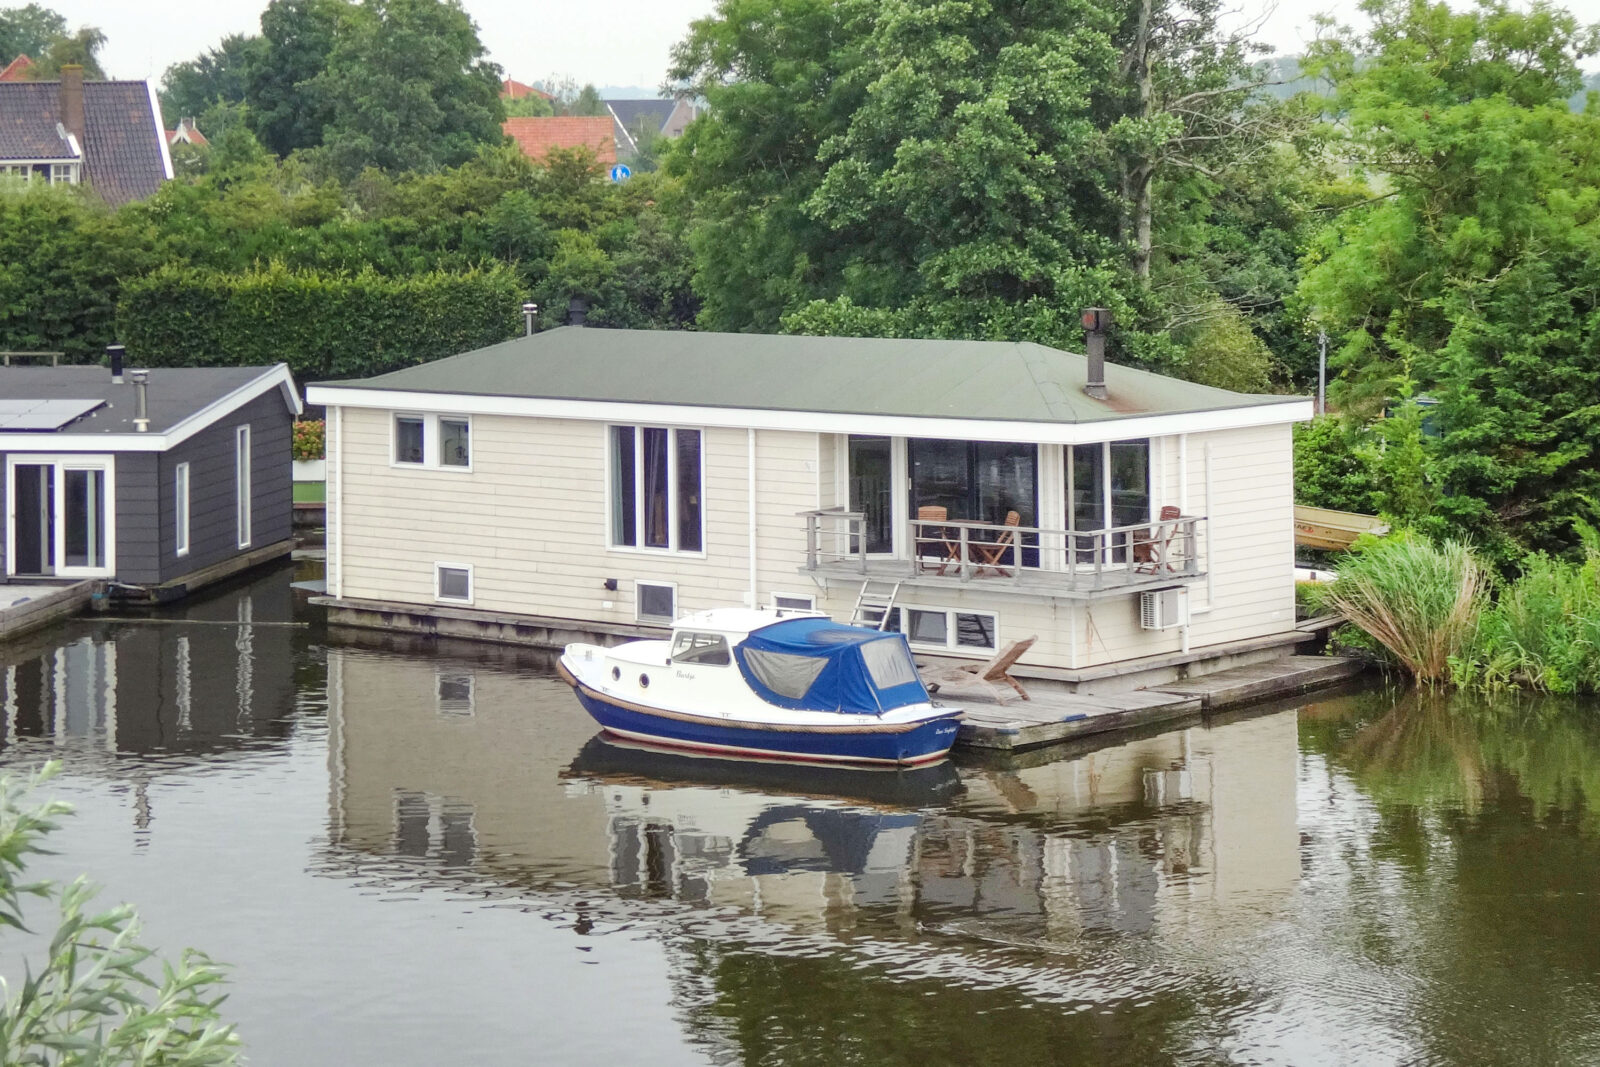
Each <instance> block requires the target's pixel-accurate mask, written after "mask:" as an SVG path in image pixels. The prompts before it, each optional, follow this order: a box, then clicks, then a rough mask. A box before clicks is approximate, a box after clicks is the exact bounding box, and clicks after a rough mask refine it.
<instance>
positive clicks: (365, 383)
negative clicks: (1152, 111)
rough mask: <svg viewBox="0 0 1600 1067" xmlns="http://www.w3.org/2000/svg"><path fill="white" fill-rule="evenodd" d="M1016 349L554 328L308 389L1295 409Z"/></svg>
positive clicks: (807, 406) (968, 406)
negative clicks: (1095, 370) (1091, 376)
mask: <svg viewBox="0 0 1600 1067" xmlns="http://www.w3.org/2000/svg"><path fill="white" fill-rule="evenodd" d="M1087 369H1088V359H1087V357H1085V356H1082V355H1079V354H1076V353H1072V352H1062V351H1059V350H1058V349H1054V348H1047V347H1045V346H1044V345H1038V344H1033V343H1031V342H1026V341H1023V342H1018V341H944V340H913V339H897V338H882V337H809V336H802V335H793V334H782V335H774V334H750V333H699V332H694V331H688V330H681V331H674V330H608V329H600V328H596V327H575V326H563V327H561V328H559V329H554V330H546V331H545V332H543V333H536V334H534V335H533V336H532V337H518V338H516V339H514V340H511V341H506V342H503V343H501V344H497V345H490V346H489V347H488V348H479V349H476V350H474V351H471V352H463V353H462V354H460V355H458V356H451V357H449V358H448V359H441V360H436V361H434V362H432V363H425V364H422V365H420V366H416V367H407V368H406V369H405V370H398V371H394V372H392V373H390V374H380V375H378V376H377V377H374V378H363V379H360V380H354V381H340V382H319V383H317V384H318V385H319V386H322V387H325V388H331V389H386V390H398V391H403V392H415V393H440V394H454V395H469V396H516V397H538V398H543V399H551V400H587V401H599V402H623V403H638V404H681V405H686V406H692V407H717V408H741V409H745V408H748V409H757V410H772V411H804V412H828V413H838V414H852V415H885V416H907V417H912V418H947V419H986V420H988V419H993V420H1003V421H1021V422H1068V423H1076V422H1104V421H1108V420H1112V419H1121V418H1129V417H1135V416H1144V415H1171V414H1182V413H1187V412H1201V411H1219V410H1227V409H1234V408H1246V407H1258V406H1261V405H1267V404H1284V403H1294V402H1297V401H1300V400H1302V399H1303V398H1301V397H1295V396H1262V395H1257V394H1251V393H1235V392H1231V391H1229V390H1227V389H1214V388H1212V387H1210V386H1205V385H1196V384H1194V383H1193V382H1186V381H1182V380H1180V379H1178V378H1169V377H1166V376H1164V375H1160V374H1152V373H1150V372H1149V371H1142V370H1134V369H1132V368H1130V367H1119V366H1116V365H1114V364H1107V365H1106V389H1107V393H1108V396H1107V398H1106V399H1105V400H1095V399H1093V398H1091V397H1090V396H1088V395H1087V394H1085V393H1084V391H1083V386H1084V382H1085V380H1086V372H1087Z"/></svg>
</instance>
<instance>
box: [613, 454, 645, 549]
mask: <svg viewBox="0 0 1600 1067" xmlns="http://www.w3.org/2000/svg"><path fill="white" fill-rule="evenodd" d="M633 439H634V430H633V427H632V426H613V427H611V543H612V544H614V545H629V546H631V545H636V544H638V543H639V541H638V537H637V536H636V534H635V532H634V531H635V527H636V521H635V520H636V516H637V514H638V510H637V508H638V496H637V489H638V486H637V485H636V484H635V482H636V479H635V476H634V471H635V459H636V457H635V455H634V443H633Z"/></svg>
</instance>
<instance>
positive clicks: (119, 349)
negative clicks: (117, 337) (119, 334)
mask: <svg viewBox="0 0 1600 1067" xmlns="http://www.w3.org/2000/svg"><path fill="white" fill-rule="evenodd" d="M127 353H128V350H127V348H125V347H124V346H122V345H106V356H107V357H108V358H109V359H110V360H111V384H112V385H121V384H122V357H123V356H125V355H127Z"/></svg>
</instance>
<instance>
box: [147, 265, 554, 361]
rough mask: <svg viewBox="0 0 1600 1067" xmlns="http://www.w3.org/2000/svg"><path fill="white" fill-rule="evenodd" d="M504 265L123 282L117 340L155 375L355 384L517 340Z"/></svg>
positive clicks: (170, 276) (167, 272) (173, 271)
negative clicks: (267, 372)
mask: <svg viewBox="0 0 1600 1067" xmlns="http://www.w3.org/2000/svg"><path fill="white" fill-rule="evenodd" d="M521 307H522V295H521V287H520V285H519V283H518V281H517V277H516V275H515V274H513V273H512V272H511V271H510V270H507V269H504V268H498V267H496V268H490V269H486V270H473V271H466V272H462V273H454V274H447V273H443V272H437V273H430V274H415V275H408V276H403V277H386V276H383V275H378V274H374V273H371V272H364V273H361V274H354V275H347V274H341V275H335V274H319V273H315V272H311V271H294V270H289V269H288V268H286V267H283V266H279V265H274V266H271V267H268V268H266V269H263V270H256V271H247V272H244V273H238V274H229V273H222V272H219V271H212V270H196V269H193V268H184V267H166V268H162V269H160V270H157V271H155V272H154V273H152V274H149V275H146V276H145V277H142V278H139V279H136V280H132V281H129V282H127V283H125V284H124V285H123V288H122V297H121V299H120V300H119V301H118V304H117V332H118V336H119V337H120V338H121V339H122V342H123V343H124V344H125V345H127V346H128V355H129V357H130V358H131V359H132V360H134V361H135V362H137V363H139V364H141V365H144V366H149V367H179V366H184V367H245V366H261V365H265V364H271V363H287V364H289V369H290V370H292V371H293V372H294V374H295V376H296V377H297V378H299V379H300V380H301V381H318V380H323V379H332V378H358V377H366V376H368V375H373V374H382V373H384V372H385V371H391V370H396V369H398V368H400V367H407V366H412V365H414V364H417V363H426V362H428V361H429V360H434V359H440V358H442V357H444V356H451V355H455V354H456V353H458V352H465V351H468V350H470V349H473V348H481V347H483V346H484V345H491V344H495V343H497V342H499V341H504V340H506V339H507V338H509V337H512V336H514V335H515V334H516V333H518V332H519V327H520V326H521V325H522V321H521V314H522V312H521Z"/></svg>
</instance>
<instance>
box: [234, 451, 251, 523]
mask: <svg viewBox="0 0 1600 1067" xmlns="http://www.w3.org/2000/svg"><path fill="white" fill-rule="evenodd" d="M234 434H235V436H234V453H233V486H234V506H235V509H236V510H237V512H238V515H237V519H238V527H239V547H240V548H249V547H250V427H248V426H241V427H239V428H238V429H237V430H235V431H234Z"/></svg>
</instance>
